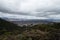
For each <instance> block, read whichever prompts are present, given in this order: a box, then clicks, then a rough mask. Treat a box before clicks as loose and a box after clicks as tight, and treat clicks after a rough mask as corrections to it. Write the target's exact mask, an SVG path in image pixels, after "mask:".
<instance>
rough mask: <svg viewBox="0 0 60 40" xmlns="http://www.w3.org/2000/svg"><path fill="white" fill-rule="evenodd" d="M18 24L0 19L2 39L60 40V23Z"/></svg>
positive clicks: (0, 38) (0, 36)
mask: <svg viewBox="0 0 60 40" xmlns="http://www.w3.org/2000/svg"><path fill="white" fill-rule="evenodd" d="M32 25H33V24H31V25H28V26H26V25H23V27H20V26H17V25H16V24H13V23H11V22H7V21H5V20H3V19H0V40H60V23H52V24H51V23H48V24H37V25H33V26H32Z"/></svg>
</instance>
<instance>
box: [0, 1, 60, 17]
mask: <svg viewBox="0 0 60 40" xmlns="http://www.w3.org/2000/svg"><path fill="white" fill-rule="evenodd" d="M0 12H3V13H8V14H17V15H28V16H36V17H46V18H54V17H55V15H56V16H58V15H59V14H60V0H0ZM50 15H53V16H52V17H51V16H50Z"/></svg>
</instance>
